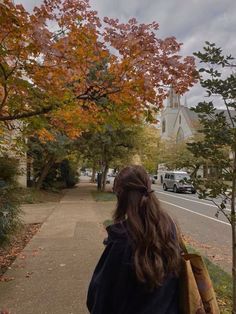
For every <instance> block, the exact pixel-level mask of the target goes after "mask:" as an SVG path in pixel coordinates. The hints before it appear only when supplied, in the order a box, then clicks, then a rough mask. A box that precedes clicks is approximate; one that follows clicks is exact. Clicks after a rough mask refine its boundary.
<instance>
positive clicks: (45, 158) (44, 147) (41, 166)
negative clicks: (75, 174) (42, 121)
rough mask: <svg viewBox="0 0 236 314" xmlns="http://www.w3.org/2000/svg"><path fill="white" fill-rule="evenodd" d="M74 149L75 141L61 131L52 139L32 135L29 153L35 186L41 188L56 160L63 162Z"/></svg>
mask: <svg viewBox="0 0 236 314" xmlns="http://www.w3.org/2000/svg"><path fill="white" fill-rule="evenodd" d="M72 150H73V141H72V140H70V139H69V138H68V137H66V136H65V135H62V134H60V133H57V134H54V138H53V139H52V140H48V139H44V140H42V139H41V140H40V138H39V137H38V136H35V137H31V138H30V139H29V142H28V155H29V156H30V157H31V158H32V159H33V168H34V179H33V181H34V186H35V188H36V189H40V188H41V187H42V184H43V182H44V180H45V178H46V177H47V175H48V173H49V171H50V169H51V168H52V166H53V165H54V163H55V162H62V161H63V160H64V159H66V157H67V156H68V154H69V153H70V152H71V151H72Z"/></svg>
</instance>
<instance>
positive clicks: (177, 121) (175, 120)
mask: <svg viewBox="0 0 236 314" xmlns="http://www.w3.org/2000/svg"><path fill="white" fill-rule="evenodd" d="M197 126H198V116H197V114H196V113H195V112H193V111H192V110H190V109H189V108H188V107H187V104H186V102H185V104H184V105H181V103H180V95H178V94H176V93H175V91H174V90H173V88H171V89H170V92H169V96H168V99H167V105H166V107H165V108H164V110H163V111H162V112H161V139H162V140H174V141H175V142H176V143H179V142H182V141H184V140H186V139H188V138H190V137H192V136H193V135H194V134H195V133H196V129H197Z"/></svg>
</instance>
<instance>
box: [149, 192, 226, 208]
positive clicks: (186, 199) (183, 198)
mask: <svg viewBox="0 0 236 314" xmlns="http://www.w3.org/2000/svg"><path fill="white" fill-rule="evenodd" d="M155 192H157V193H159V194H164V195H168V196H171V197H176V198H179V199H181V200H185V201H190V202H194V203H198V204H203V205H206V206H210V207H214V208H217V206H216V205H213V204H208V203H205V202H199V201H195V200H193V199H191V198H185V197H181V196H176V195H172V194H170V193H165V192H159V191H158V190H155ZM225 210H227V211H229V212H230V211H231V210H230V209H229V208H225Z"/></svg>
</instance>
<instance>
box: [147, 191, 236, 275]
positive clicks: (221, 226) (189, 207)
mask: <svg viewBox="0 0 236 314" xmlns="http://www.w3.org/2000/svg"><path fill="white" fill-rule="evenodd" d="M152 188H153V190H155V193H156V195H157V197H158V199H159V201H160V203H161V205H162V206H163V208H165V209H166V210H167V211H168V212H169V213H170V214H171V215H172V217H173V218H174V219H175V220H176V221H177V223H178V224H179V226H180V228H181V230H182V231H183V233H184V234H186V235H187V236H189V237H190V238H191V239H192V240H193V243H194V244H195V245H196V246H197V247H198V248H200V251H201V252H202V253H204V254H205V255H207V256H208V257H210V258H211V259H212V260H213V261H214V262H215V263H217V264H219V265H220V266H221V267H223V268H224V269H225V270H226V271H228V272H231V257H232V253H231V244H232V240H231V227H230V224H229V222H228V221H227V219H226V217H225V216H224V215H223V214H220V215H219V218H216V216H215V214H216V212H217V207H216V206H215V205H214V204H213V203H212V202H210V201H205V200H200V199H199V198H198V197H197V195H193V194H188V193H174V192H172V191H163V189H162V187H161V186H157V185H153V186H152ZM216 202H217V200H216ZM226 212H228V213H229V209H227V210H226Z"/></svg>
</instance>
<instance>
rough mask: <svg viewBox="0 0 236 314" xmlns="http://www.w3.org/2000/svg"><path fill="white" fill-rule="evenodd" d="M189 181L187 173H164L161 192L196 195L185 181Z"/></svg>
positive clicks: (193, 189) (192, 187) (190, 185)
mask: <svg viewBox="0 0 236 314" xmlns="http://www.w3.org/2000/svg"><path fill="white" fill-rule="evenodd" d="M188 180H190V176H189V175H188V174H187V172H183V171H172V172H171V171H169V172H166V173H165V176H164V179H163V190H164V191H167V190H168V189H171V190H173V191H174V192H175V193H178V192H191V193H192V194H195V193H196V190H195V188H194V186H193V185H192V184H191V183H188V182H186V181H188Z"/></svg>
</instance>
